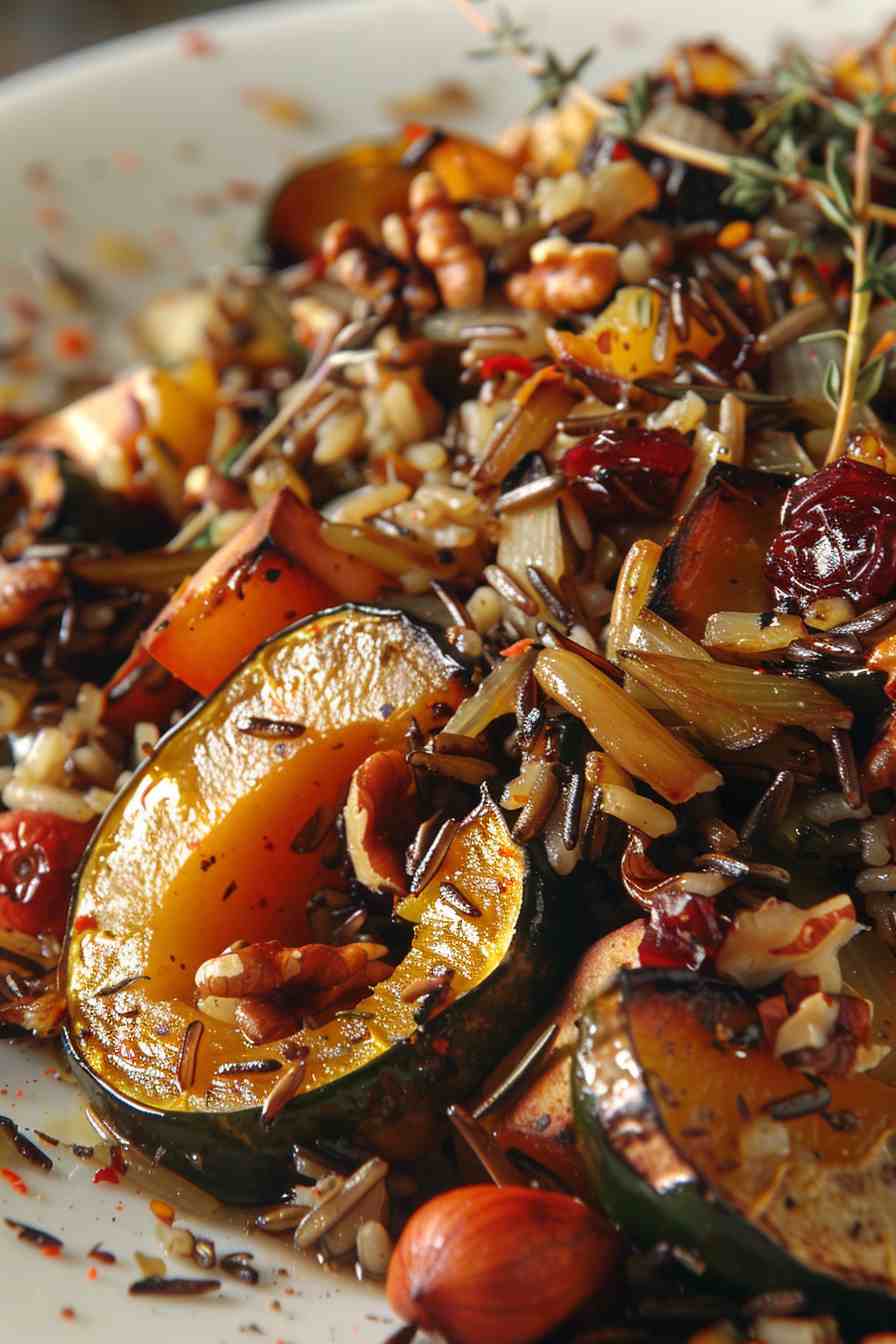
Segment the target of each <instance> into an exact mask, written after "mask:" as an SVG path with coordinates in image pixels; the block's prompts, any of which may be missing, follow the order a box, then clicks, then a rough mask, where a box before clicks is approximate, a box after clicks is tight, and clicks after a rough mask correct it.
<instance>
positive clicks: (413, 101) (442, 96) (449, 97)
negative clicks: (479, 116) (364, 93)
mask: <svg viewBox="0 0 896 1344" xmlns="http://www.w3.org/2000/svg"><path fill="white" fill-rule="evenodd" d="M475 110H476V99H475V97H474V95H473V93H472V91H471V90H470V88H469V86H468V85H467V84H464V83H463V82H462V81H461V80H459V79H444V80H439V82H438V83H436V84H432V85H431V86H430V87H429V88H425V89H421V90H419V91H418V92H417V93H408V94H404V95H403V96H401V97H398V98H390V99H389V100H388V101H387V102H386V104H385V112H386V115H387V116H389V117H392V118H393V119H394V120H395V121H413V120H414V119H415V118H420V119H422V120H427V121H428V120H432V119H433V118H438V117H450V116H463V115H464V114H465V113H469V112H474V111H475Z"/></svg>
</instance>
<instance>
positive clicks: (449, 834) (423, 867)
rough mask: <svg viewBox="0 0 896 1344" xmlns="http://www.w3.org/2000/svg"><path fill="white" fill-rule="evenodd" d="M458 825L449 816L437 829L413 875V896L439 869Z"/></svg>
mask: <svg viewBox="0 0 896 1344" xmlns="http://www.w3.org/2000/svg"><path fill="white" fill-rule="evenodd" d="M458 825H459V823H458V822H457V821H455V820H454V818H453V817H449V818H448V819H447V821H444V822H442V825H441V826H440V827H439V829H438V830H437V831H436V834H435V836H434V838H433V840H432V841H431V843H430V845H429V848H428V849H427V851H426V853H425V854H424V855H423V857H422V859H421V860H420V862H419V863H418V864H417V867H416V868H415V869H414V872H413V875H412V877H411V881H410V893H411V895H412V896H416V895H417V894H418V892H421V891H422V890H423V888H424V887H426V886H428V885H429V883H430V882H431V881H432V879H433V878H434V877H435V875H436V873H437V872H438V871H439V868H440V867H441V866H442V861H443V859H444V858H445V855H446V854H447V853H448V849H449V847H450V845H451V841H452V840H453V839H454V837H455V835H456V834H457V829H458Z"/></svg>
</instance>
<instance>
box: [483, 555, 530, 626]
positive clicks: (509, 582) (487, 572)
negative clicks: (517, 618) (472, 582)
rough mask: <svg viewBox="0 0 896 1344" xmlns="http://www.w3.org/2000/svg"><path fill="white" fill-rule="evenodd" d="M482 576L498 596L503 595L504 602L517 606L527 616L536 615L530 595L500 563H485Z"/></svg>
mask: <svg viewBox="0 0 896 1344" xmlns="http://www.w3.org/2000/svg"><path fill="white" fill-rule="evenodd" d="M482 576H483V578H484V579H485V580H486V582H487V583H488V584H490V586H491V587H492V588H494V590H495V592H496V593H497V594H498V596H499V597H503V599H504V601H505V602H509V603H510V605H511V606H514V607H519V609H520V611H522V612H525V614H526V615H527V616H536V615H537V614H538V607H537V605H536V603H535V601H534V599H533V598H532V597H530V596H529V594H528V593H527V592H526V590H525V588H521V587H520V585H519V584H518V583H517V581H516V579H515V578H514V577H513V575H512V574H508V572H507V570H506V569H503V568H502V567H501V565H486V567H485V569H484V570H483V571H482Z"/></svg>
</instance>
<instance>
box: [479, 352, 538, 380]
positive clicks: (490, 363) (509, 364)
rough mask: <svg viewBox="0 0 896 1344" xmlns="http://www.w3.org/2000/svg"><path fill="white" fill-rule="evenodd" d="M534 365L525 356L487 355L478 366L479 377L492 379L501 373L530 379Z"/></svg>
mask: <svg viewBox="0 0 896 1344" xmlns="http://www.w3.org/2000/svg"><path fill="white" fill-rule="evenodd" d="M534 372H535V365H534V364H533V363H532V361H531V359H527V358H526V356H525V355H487V356H486V358H485V359H484V360H482V362H481V363H480V365H479V377H480V378H481V379H482V380H483V382H484V381H485V379H486V378H494V377H495V376H496V375H498V374H501V373H518V374H519V375H520V377H521V378H531V377H532V375H533V373H534Z"/></svg>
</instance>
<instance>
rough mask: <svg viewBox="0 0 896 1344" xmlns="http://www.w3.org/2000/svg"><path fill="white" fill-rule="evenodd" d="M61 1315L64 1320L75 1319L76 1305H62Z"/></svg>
mask: <svg viewBox="0 0 896 1344" xmlns="http://www.w3.org/2000/svg"><path fill="white" fill-rule="evenodd" d="M59 1315H60V1316H61V1317H62V1319H63V1320H64V1321H73V1320H74V1319H75V1309H74V1307H60V1309H59Z"/></svg>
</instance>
